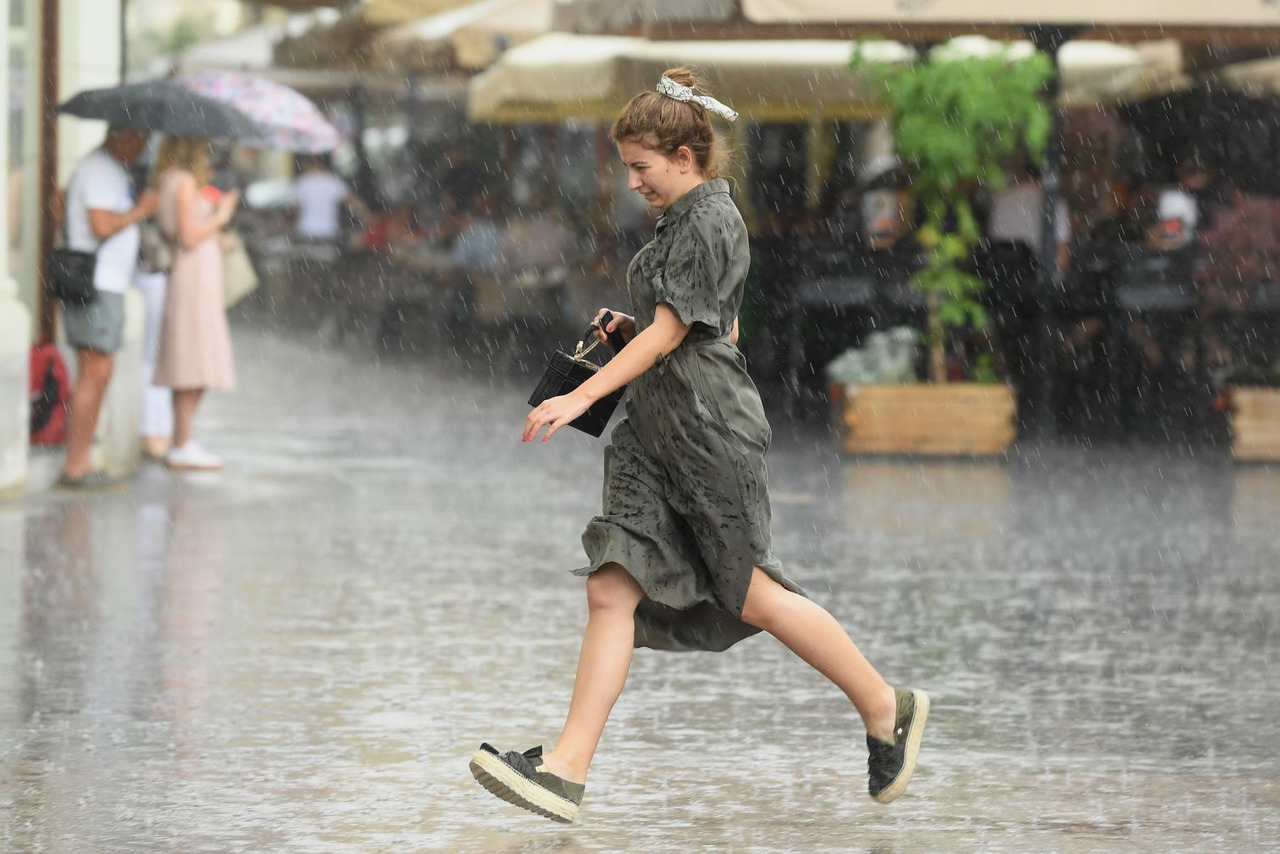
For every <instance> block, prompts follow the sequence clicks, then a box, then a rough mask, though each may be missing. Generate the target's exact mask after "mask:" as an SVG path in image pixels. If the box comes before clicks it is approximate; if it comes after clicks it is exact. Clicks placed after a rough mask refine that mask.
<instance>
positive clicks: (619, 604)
mask: <svg viewBox="0 0 1280 854" xmlns="http://www.w3.org/2000/svg"><path fill="white" fill-rule="evenodd" d="M643 598H644V591H643V590H642V589H640V585H639V583H637V582H636V580H635V579H634V578H632V577H631V573H629V572H627V571H626V570H625V569H623V568H622V567H621V566H619V565H618V564H616V563H611V564H606V565H605V566H603V567H601V568H600V569H597V570H596V571H595V572H593V573H591V574H590V575H589V576H587V607H588V608H590V609H591V610H592V611H600V610H627V611H634V610H635V609H636V606H637V605H639V604H640V600H641V599H643Z"/></svg>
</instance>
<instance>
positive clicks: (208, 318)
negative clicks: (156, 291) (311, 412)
mask: <svg viewBox="0 0 1280 854" xmlns="http://www.w3.org/2000/svg"><path fill="white" fill-rule="evenodd" d="M182 174H189V173H182V172H179V171H178V170H170V171H168V172H166V173H165V174H164V175H162V176H161V178H160V187H159V192H160V212H159V221H160V228H161V230H162V231H163V232H164V233H165V236H166V237H168V238H169V240H170V242H171V245H172V246H173V247H174V249H173V267H172V268H171V269H170V270H169V289H168V293H167V294H166V296H165V306H164V323H163V325H162V326H161V329H160V352H159V355H158V356H157V357H156V374H155V380H154V384H155V385H158V386H168V387H169V388H174V389H202V388H216V389H231V388H234V387H235V384H236V368H235V363H234V361H233V360H232V357H231V331H230V329H229V328H228V326H227V310H226V295H225V283H224V280H223V255H222V246H221V244H220V242H219V240H218V234H217V233H216V232H215V233H214V234H211V235H210V236H208V237H206V238H205V239H204V240H202V241H200V243H199V244H198V245H196V246H194V247H192V248H191V249H184V248H182V246H181V245H180V244H179V242H178V236H177V235H178V186H177V184H178V182H177V179H178V177H179V176H180V175H182ZM197 204H198V205H199V216H200V218H201V222H207V221H208V219H209V218H210V217H212V216H213V212H214V208H213V205H211V204H210V203H209V202H208V201H206V200H205V199H204V198H203V197H200V199H199V201H198V202H197Z"/></svg>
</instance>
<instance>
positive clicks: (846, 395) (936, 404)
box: [832, 383, 1017, 457]
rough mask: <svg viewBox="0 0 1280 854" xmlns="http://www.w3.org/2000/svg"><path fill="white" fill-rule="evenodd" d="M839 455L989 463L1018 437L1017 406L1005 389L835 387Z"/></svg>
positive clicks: (964, 385)
mask: <svg viewBox="0 0 1280 854" xmlns="http://www.w3.org/2000/svg"><path fill="white" fill-rule="evenodd" d="M832 403H833V406H834V413H835V416H836V423H837V427H838V428H839V430H840V433H841V444H842V447H843V449H844V450H845V451H846V452H848V453H853V454H912V455H920V456H938V457H962V456H965V457H967V456H972V457H990V456H1000V455H1002V454H1004V453H1005V452H1006V451H1008V449H1009V446H1010V445H1011V444H1013V440H1014V439H1015V438H1016V436H1017V427H1016V426H1015V415H1016V411H1017V401H1016V399H1015V398H1014V393H1013V389H1011V388H1009V387H1008V386H1006V385H986V384H978V383H945V384H938V385H932V384H929V385H869V386H868V385H863V386H850V387H847V388H846V387H844V386H836V387H835V388H833V390H832Z"/></svg>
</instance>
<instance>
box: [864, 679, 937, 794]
mask: <svg viewBox="0 0 1280 854" xmlns="http://www.w3.org/2000/svg"><path fill="white" fill-rule="evenodd" d="M893 692H894V694H895V695H897V698H898V714H897V719H896V720H895V721H894V724H893V743H892V744H888V743H886V742H883V741H880V740H879V739H875V738H872V737H871V736H870V735H868V736H867V750H868V751H869V752H870V755H869V757H868V758H867V776H868V777H869V781H868V784H867V789H868V791H870V792H871V797H872V798H874V799H875V800H877V801H879V802H880V803H882V804H887V803H891V802H892V801H896V800H897V799H898V797H899V796H900V795H901V794H902V793H903V792H905V791H906V789H907V783H909V782H911V775H912V774H913V773H915V770H916V759H917V758H918V757H919V756H920V739H921V738H922V737H923V736H924V723H925V721H926V720H927V719H928V717H929V695H928V694H926V693H925V692H923V691H921V690H919V689H918V688H911V689H908V690H906V691H904V690H902V689H901V688H894V689H893Z"/></svg>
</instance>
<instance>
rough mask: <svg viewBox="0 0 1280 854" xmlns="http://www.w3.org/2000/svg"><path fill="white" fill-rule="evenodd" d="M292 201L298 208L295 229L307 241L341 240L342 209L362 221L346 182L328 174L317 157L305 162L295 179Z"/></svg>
mask: <svg viewBox="0 0 1280 854" xmlns="http://www.w3.org/2000/svg"><path fill="white" fill-rule="evenodd" d="M293 201H294V204H295V205H296V206H297V208H298V220H297V223H296V225H295V226H294V229H295V231H297V233H298V236H299V237H304V238H306V239H307V240H337V239H338V238H340V237H341V236H342V209H343V206H346V207H349V208H351V209H352V210H354V211H355V212H356V215H357V216H359V217H361V219H363V218H364V216H363V211H364V206H363V205H362V204H361V203H360V200H359V199H358V198H357V197H356V195H355V194H354V193H352V192H351V188H350V187H348V186H347V182H346V181H343V180H342V179H341V178H339V177H338V176H337V175H335V174H333V173H332V172H330V171H329V170H328V168H327V167H326V166H325V163H324V161H323V160H321V159H320V158H318V157H312V158H310V159H308V160H307V166H306V171H304V172H303V173H302V174H301V175H299V176H298V177H297V178H295V179H294V181H293Z"/></svg>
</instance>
